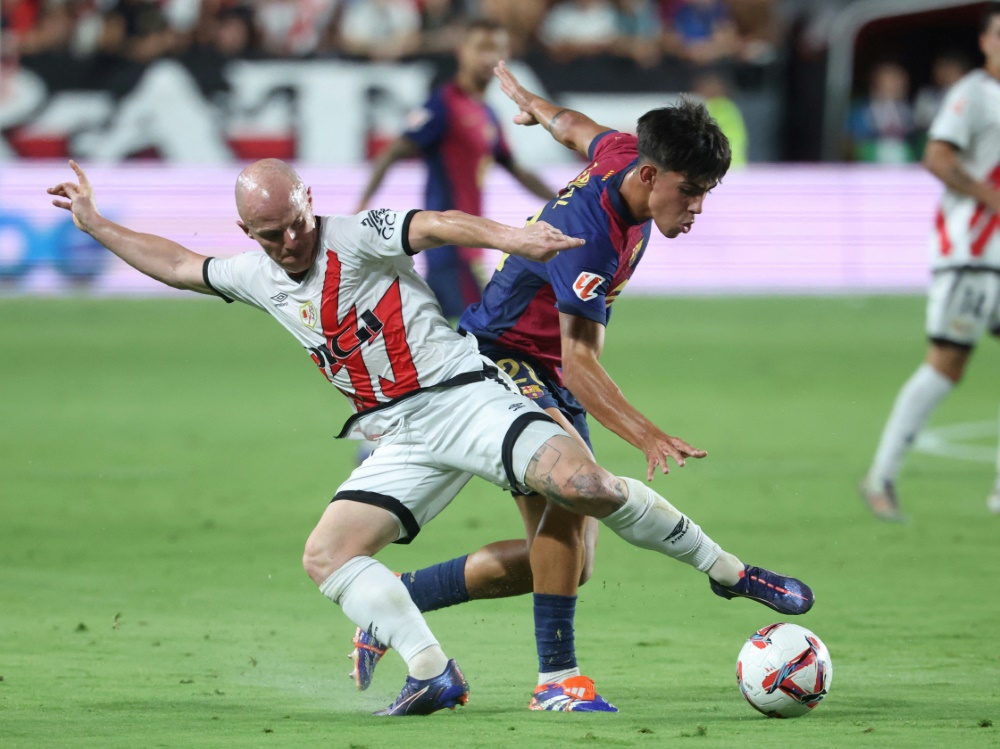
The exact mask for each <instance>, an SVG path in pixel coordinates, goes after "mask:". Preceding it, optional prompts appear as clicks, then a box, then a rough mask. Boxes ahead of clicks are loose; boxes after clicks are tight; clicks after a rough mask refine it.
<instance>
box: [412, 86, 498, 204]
mask: <svg viewBox="0 0 1000 749" xmlns="http://www.w3.org/2000/svg"><path fill="white" fill-rule="evenodd" d="M415 117H416V120H415V121H414V122H413V123H412V124H411V126H410V128H409V129H408V130H407V131H406V132H404V133H403V136H404V137H405V138H407V139H409V140H411V141H413V142H414V143H416V144H417V146H419V147H420V151H421V153H422V154H423V157H424V160H425V161H426V162H427V187H426V193H425V195H424V207H425V208H427V209H428V210H431V211H447V210H452V209H455V210H459V211H464V212H465V213H471V214H472V215H474V216H479V215H482V202H483V197H482V186H483V185H482V183H483V179H484V178H485V175H486V171H487V169H488V167H489V166H490V165H491V164H492V163H493V162H494V161H496V162H498V163H501V164H504V163H506V164H509V163H510V162H511V153H510V149H509V148H508V146H507V142H506V141H505V140H504V137H503V131H502V130H501V129H500V124H499V121H498V120H497V116H496V113H495V112H494V111H493V110H492V109H490V107H489V106H487V104H486V103H485V102H483V101H482V100H481V99H479V98H477V97H475V96H471V95H469V94H468V93H467V92H465V91H463V90H462V89H461V88H459V86H458V85H457V84H456V83H455V82H454V81H451V82H449V83H445V84H444V85H442V86H440V87H439V88H438V89H436V90H435V91H434V93H433V94H431V96H430V98H429V99H428V100H427V102H426V103H425V104H424V106H423V109H421V110H420V111H419V112H418V113H417V114H416V115H415Z"/></svg>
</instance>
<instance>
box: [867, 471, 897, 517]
mask: <svg viewBox="0 0 1000 749" xmlns="http://www.w3.org/2000/svg"><path fill="white" fill-rule="evenodd" d="M880 483H881V485H879V486H877V485H875V484H876V482H873V481H872V479H871V478H870V477H869V476H865V477H864V478H863V479H862V480H861V483H860V484H859V485H858V494H860V495H861V499H862V501H863V502H864V503H865V504H866V505H868V509H869V510H871V511H872V513H874V515H875V517H877V518H878V519H879V520H884V521H886V522H887V523H905V522H906V515H904V514H903V513H902V512H901V511H900V509H899V498H898V497H897V496H896V487H895V486H894V485H893V483H892V482H891V481H883V482H880Z"/></svg>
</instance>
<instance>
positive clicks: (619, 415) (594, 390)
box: [559, 312, 708, 481]
mask: <svg viewBox="0 0 1000 749" xmlns="http://www.w3.org/2000/svg"><path fill="white" fill-rule="evenodd" d="M559 331H560V335H561V337H562V362H563V382H564V383H565V385H566V387H567V388H568V389H569V390H570V392H572V393H573V395H574V396H575V397H576V399H577V400H578V401H580V404H581V405H582V406H583V407H584V408H585V409H587V411H589V412H590V413H591V414H592V415H593V417H594V418H595V419H597V420H598V421H599V422H600V423H601V424H603V425H604V426H605V427H607V428H608V429H610V430H611V431H612V432H614V433H615V434H617V435H618V436H619V437H621V438H622V439H623V440H625V441H626V442H628V443H629V444H631V445H633V446H635V447H637V448H639V449H640V450H642V452H643V454H644V455H645V456H646V466H647V472H646V479H647V481H651V480H652V479H653V474H654V473H656V468H657V466H659V467H660V470H662V471H663V472H664V473H669V472H670V468H669V467H668V465H667V458H668V457H669V458H673V460H674V462H676V463H677V465H678V466H683V465H684V459H685V458H704V457H705V456H706V455H707V454H708V453H706V452H705V451H704V450H698V449H697V448H694V447H692V446H691V445H689V444H688V443H687V442H685V441H684V440H682V439H680V438H679V437H671V436H670V435H669V434H666V433H665V432H662V431H660V429H659V428H657V426H656V425H655V424H654V423H653V422H651V421H650V420H649V419H647V418H646V417H645V416H643V415H642V414H641V413H639V411H638V410H637V409H636V408H635V406H633V405H632V404H631V403H629V402H628V401H627V400H626V399H625V396H624V395H623V394H622V391H621V390H619V389H618V386H617V385H615V383H614V380H612V379H611V375H609V374H608V373H607V371H606V370H605V369H604V367H602V366H601V363H600V361H599V359H600V356H601V351H602V350H603V348H604V326H603V325H601V324H600V323H598V322H594V321H593V320H588V319H587V318H585V317H579V316H577V315H567V314H566V313H564V312H560V313H559Z"/></svg>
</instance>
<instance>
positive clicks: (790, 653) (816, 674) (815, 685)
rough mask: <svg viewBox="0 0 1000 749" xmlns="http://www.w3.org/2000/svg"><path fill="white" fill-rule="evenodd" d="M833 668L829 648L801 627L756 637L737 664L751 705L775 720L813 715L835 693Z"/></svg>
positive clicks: (774, 628)
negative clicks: (832, 687)
mask: <svg viewBox="0 0 1000 749" xmlns="http://www.w3.org/2000/svg"><path fill="white" fill-rule="evenodd" d="M832 681H833V662H832V661H831V660H830V652H829V651H828V650H827V649H826V645H824V644H823V642H822V641H821V640H820V639H819V638H818V637H817V636H816V635H814V634H813V633H812V632H810V631H809V630H808V629H806V628H805V627H800V626H799V625H798V624H772V625H770V626H768V627H764V629H762V630H759V631H758V632H756V633H754V634H753V635H751V637H750V639H749V640H747V641H746V643H745V644H744V645H743V649H742V650H741V651H740V655H739V658H737V659H736V682H737V683H738V684H739V685H740V691H741V692H743V696H744V697H746V699H747V702H749V703H750V704H751V706H753V707H754V708H755V709H757V710H759V711H760V712H762V713H764V715H767V716H768V717H771V718H797V717H798V716H800V715H807V714H809V713H810V712H811V711H812V709H813V708H814V707H816V705H818V704H819V703H820V701H821V700H822V699H823V698H824V697H826V693H827V692H829V691H830V683H831V682H832Z"/></svg>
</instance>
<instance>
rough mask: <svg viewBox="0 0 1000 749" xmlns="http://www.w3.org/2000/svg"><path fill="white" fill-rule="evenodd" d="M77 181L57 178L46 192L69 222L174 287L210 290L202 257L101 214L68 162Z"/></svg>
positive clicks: (78, 170)
mask: <svg viewBox="0 0 1000 749" xmlns="http://www.w3.org/2000/svg"><path fill="white" fill-rule="evenodd" d="M69 165H70V168H71V169H72V170H73V171H74V172H75V173H76V178H77V182H72V181H66V182H60V183H59V184H58V185H56V186H55V187H50V188H49V189H48V190H47V192H48V193H49V195H53V196H55V197H54V199H53V200H52V205H54V206H55V207H56V208H61V209H63V210H66V211H69V212H70V213H71V214H72V215H73V223H74V224H76V227H77V228H78V229H80V231H83V232H86V233H87V234H89V235H90V236H92V237H93V238H94V239H96V240H97V241H98V242H100V243H101V244H102V245H104V246H105V247H106V248H107V249H109V250H111V251H112V252H113V253H114V254H116V255H117V256H118V257H120V258H121V259H122V260H124V261H125V262H126V263H128V264H129V265H131V266H132V267H133V268H135V269H136V270H138V271H140V272H141V273H145V274H146V275H147V276H149V277H150V278H155V279H156V280H157V281H160V282H161V283H165V284H167V285H168V286H173V287H174V288H177V289H188V290H190V291H197V292H200V293H202V294H212V293H214V292H213V291H212V290H211V289H210V288H208V286H207V285H206V284H205V280H204V278H203V277H202V268H203V267H204V262H205V257H204V256H202V255H198V254H197V253H194V252H191V251H190V250H189V249H187V248H185V247H182V246H181V245H179V244H177V243H176V242H172V241H170V240H169V239H164V238H163V237H158V236H156V235H154V234H140V233H139V232H135V231H132V230H131V229H127V228H125V227H124V226H122V225H121V224H116V223H115V222H114V221H109V220H108V219H106V218H104V216H102V215H101V212H100V211H99V210H98V209H97V202H96V200H95V199H94V188H93V186H92V185H91V184H90V180H89V179H88V178H87V175H86V173H85V172H84V171H83V169H82V168H81V167H80V165H79V164H77V163H76V162H75V161H72V160H71V161H70V162H69Z"/></svg>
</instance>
